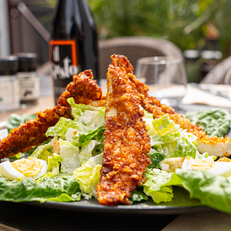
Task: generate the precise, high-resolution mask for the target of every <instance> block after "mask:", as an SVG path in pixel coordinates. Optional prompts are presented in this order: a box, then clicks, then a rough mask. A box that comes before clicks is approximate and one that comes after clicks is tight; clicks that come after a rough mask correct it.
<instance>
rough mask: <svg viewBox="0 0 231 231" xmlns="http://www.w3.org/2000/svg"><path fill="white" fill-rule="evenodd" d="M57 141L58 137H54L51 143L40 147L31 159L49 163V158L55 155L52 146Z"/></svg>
mask: <svg viewBox="0 0 231 231" xmlns="http://www.w3.org/2000/svg"><path fill="white" fill-rule="evenodd" d="M55 140H57V139H56V137H54V138H53V139H52V140H51V141H50V142H49V143H47V144H43V145H40V146H38V147H37V148H36V149H35V150H34V152H33V153H32V154H31V157H37V158H38V159H41V160H45V161H46V162H48V157H49V156H52V153H53V146H52V145H53V143H54V141H55Z"/></svg>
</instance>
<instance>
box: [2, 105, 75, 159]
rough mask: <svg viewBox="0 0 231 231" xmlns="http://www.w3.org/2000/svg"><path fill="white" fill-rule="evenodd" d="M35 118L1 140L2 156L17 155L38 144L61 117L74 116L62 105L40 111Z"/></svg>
mask: <svg viewBox="0 0 231 231" xmlns="http://www.w3.org/2000/svg"><path fill="white" fill-rule="evenodd" d="M36 115H37V118H36V119H35V120H29V121H26V122H25V124H21V125H20V126H19V127H17V128H14V129H12V130H11V133H10V134H9V135H8V136H7V137H6V138H5V139H3V140H2V141H1V140H0V158H6V157H10V156H14V155H16V154H17V153H18V152H25V151H28V150H30V149H31V148H33V147H34V146H38V145H39V144H41V143H43V142H44V141H46V140H47V139H48V137H46V135H45V134H46V131H47V129H48V128H49V127H51V126H54V125H55V124H56V123H57V122H58V120H59V119H60V117H66V118H72V116H71V112H70V110H69V109H67V108H66V107H62V106H60V105H58V106H56V107H54V108H53V109H47V110H45V111H43V112H42V111H41V112H38V113H37V114H36Z"/></svg>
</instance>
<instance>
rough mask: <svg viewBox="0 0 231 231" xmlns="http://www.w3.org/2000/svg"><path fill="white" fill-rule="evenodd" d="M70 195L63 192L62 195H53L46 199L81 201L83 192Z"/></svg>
mask: <svg viewBox="0 0 231 231" xmlns="http://www.w3.org/2000/svg"><path fill="white" fill-rule="evenodd" d="M75 195H76V194H73V195H71V196H70V195H68V194H67V193H62V194H61V195H60V196H57V197H51V198H49V199H47V200H46V201H54V202H73V201H80V200H81V193H80V194H79V195H76V196H75Z"/></svg>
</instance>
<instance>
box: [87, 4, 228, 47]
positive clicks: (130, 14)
mask: <svg viewBox="0 0 231 231" xmlns="http://www.w3.org/2000/svg"><path fill="white" fill-rule="evenodd" d="M89 3H90V6H91V9H92V11H93V14H94V16H95V19H96V22H97V26H98V30H99V37H100V38H101V39H102V38H110V37H119V36H151V37H157V38H163V39H167V40H170V41H172V42H173V43H175V44H176V45H177V46H179V47H180V48H181V50H185V49H194V48H201V47H203V46H204V43H205V38H204V33H205V30H206V25H207V23H208V22H212V23H213V24H214V25H215V26H216V27H217V29H218V30H219V33H220V45H221V48H222V51H224V50H225V49H226V48H227V44H228V43H229V42H230V40H231V39H230V34H231V27H230V24H231V17H230V10H229V9H231V1H230V0H165V1H163V0H133V1H130V0H117V1H112V0H111V1H110V0H89ZM224 22H225V23H224Z"/></svg>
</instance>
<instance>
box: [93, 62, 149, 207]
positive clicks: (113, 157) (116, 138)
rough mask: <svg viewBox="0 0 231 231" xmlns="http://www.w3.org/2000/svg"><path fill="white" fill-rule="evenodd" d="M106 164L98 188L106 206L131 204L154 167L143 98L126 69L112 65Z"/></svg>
mask: <svg viewBox="0 0 231 231" xmlns="http://www.w3.org/2000/svg"><path fill="white" fill-rule="evenodd" d="M107 78H108V82H107V93H108V94H107V108H106V125H105V132H104V135H105V141H104V152H103V164H102V169H101V177H100V183H99V184H98V185H97V188H96V195H97V196H98V201H99V203H100V204H103V205H116V204H129V203H130V202H129V200H128V198H130V196H131V193H132V191H133V190H135V188H136V187H137V186H140V185H142V183H144V182H145V181H146V179H145V177H144V175H143V173H144V171H145V169H146V168H147V167H148V166H149V165H150V163H151V162H150V157H149V156H148V155H147V154H148V152H149V150H150V148H151V144H150V137H149V136H148V135H147V131H146V129H145V122H144V121H143V119H142V117H143V116H144V112H143V111H141V109H140V107H139V105H140V102H141V98H142V97H143V96H142V95H140V94H138V92H137V91H136V90H135V89H134V84H133V83H132V82H131V81H130V80H129V78H128V76H127V75H126V71H125V69H124V68H123V67H114V66H113V63H112V65H110V66H109V70H108V73H107Z"/></svg>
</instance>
